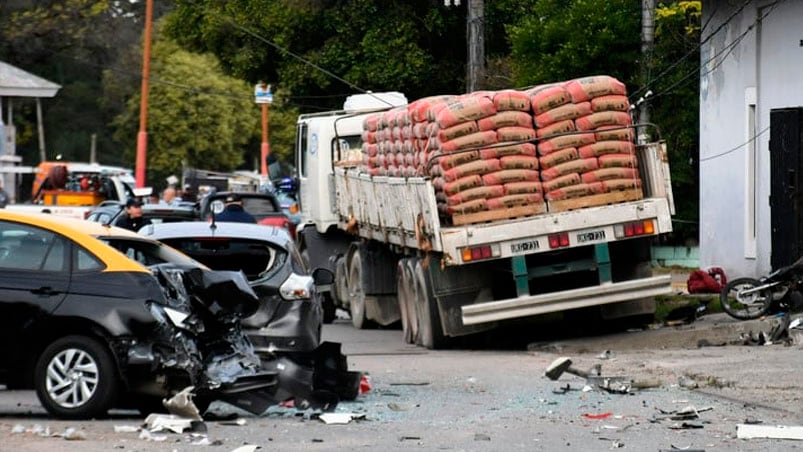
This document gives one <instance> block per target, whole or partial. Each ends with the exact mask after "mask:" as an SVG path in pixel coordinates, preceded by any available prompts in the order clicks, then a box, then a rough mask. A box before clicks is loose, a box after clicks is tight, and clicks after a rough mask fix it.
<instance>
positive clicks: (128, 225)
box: [117, 198, 151, 232]
mask: <svg viewBox="0 0 803 452" xmlns="http://www.w3.org/2000/svg"><path fill="white" fill-rule="evenodd" d="M149 224H151V220H150V219H148V218H143V217H142V201H140V200H138V199H133V198H132V199H129V200H128V201H126V203H125V216H124V217H123V218H121V219H120V221H118V222H117V226H119V227H121V228H125V229H128V230H131V231H134V232H137V231H139V230H140V229H141V228H142V227H143V226H147V225H149Z"/></svg>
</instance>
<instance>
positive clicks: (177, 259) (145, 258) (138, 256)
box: [98, 237, 203, 267]
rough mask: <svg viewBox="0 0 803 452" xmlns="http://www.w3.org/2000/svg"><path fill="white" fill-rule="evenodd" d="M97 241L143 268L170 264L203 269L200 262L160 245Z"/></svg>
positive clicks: (127, 239) (107, 239)
mask: <svg viewBox="0 0 803 452" xmlns="http://www.w3.org/2000/svg"><path fill="white" fill-rule="evenodd" d="M98 239H99V240H101V241H103V242H105V243H106V244H108V245H110V246H111V247H113V248H115V249H116V250H117V251H119V252H121V253H123V254H125V255H126V256H128V257H129V258H130V259H133V260H135V261H137V262H139V263H140V264H142V265H145V266H149V265H156V264H164V263H172V264H178V265H191V266H195V267H203V264H201V263H200V262H198V261H195V260H193V259H192V258H190V257H188V256H185V255H184V254H181V253H180V252H178V251H176V250H174V249H173V248H170V247H169V246H164V245H162V244H161V243H155V242H151V241H148V240H138V239H136V238H130V237H98Z"/></svg>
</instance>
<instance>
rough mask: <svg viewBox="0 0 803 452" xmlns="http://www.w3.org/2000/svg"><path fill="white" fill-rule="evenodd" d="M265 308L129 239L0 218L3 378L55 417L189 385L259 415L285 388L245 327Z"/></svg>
mask: <svg viewBox="0 0 803 452" xmlns="http://www.w3.org/2000/svg"><path fill="white" fill-rule="evenodd" d="M110 245H111V246H110ZM325 282H331V281H325ZM310 284H311V283H310ZM306 288H307V285H305V284H299V285H298V287H297V288H296V289H295V290H306ZM260 305H261V302H260V299H259V297H258V296H257V295H256V294H255V293H254V291H253V290H252V289H251V287H250V286H249V285H248V282H247V281H246V280H245V278H244V277H243V274H242V273H241V272H239V271H237V272H232V271H228V272H226V271H213V270H210V269H209V268H208V267H205V266H204V265H202V264H200V263H198V262H196V261H193V260H192V259H190V258H189V257H187V256H185V255H182V254H181V253H179V252H177V251H175V250H174V249H172V248H170V247H168V246H165V245H163V244H161V243H159V242H157V241H154V240H152V239H148V238H146V237H142V236H140V235H138V234H136V233H134V232H131V231H127V230H124V229H120V228H114V227H109V226H104V225H100V224H97V223H91V222H87V221H83V220H75V219H70V218H63V217H56V216H53V215H45V214H38V215H25V214H21V213H14V212H7V211H0V353H2V356H3V359H2V360H0V383H3V384H6V386H7V387H10V388H29V387H31V388H34V389H35V390H36V393H37V396H38V397H39V400H40V401H41V403H42V405H43V406H44V407H45V408H46V409H47V411H48V412H50V413H51V414H53V415H55V416H58V417H62V418H92V417H96V416H101V415H103V414H104V413H105V412H106V411H107V410H108V409H110V408H113V407H118V406H130V407H135V408H139V409H141V410H143V411H152V410H153V409H154V408H156V409H158V408H160V406H161V400H162V398H164V397H169V396H171V395H173V394H176V393H178V392H180V391H181V390H183V389H184V388H186V387H188V386H193V387H194V388H195V393H196V395H197V398H196V401H197V402H196V403H197V404H198V405H200V406H199V408H201V409H203V406H204V405H208V403H209V401H211V400H213V399H221V400H225V401H227V402H229V403H232V404H234V405H236V406H239V407H241V408H243V409H247V410H249V411H252V412H256V413H259V412H260V411H259V410H260V409H263V410H264V408H267V406H268V405H269V404H270V403H272V401H274V400H275V397H276V396H277V394H278V395H279V396H282V397H284V392H286V391H285V390H284V389H282V388H281V384H279V372H278V371H277V369H276V368H269V367H265V366H263V363H262V359H261V358H260V357H259V356H258V355H257V354H256V353H255V352H254V349H253V346H252V345H251V344H250V342H249V341H248V337H247V336H246V335H245V334H244V333H243V331H242V325H241V324H240V321H241V319H243V318H248V317H250V316H252V315H254V314H255V313H256V312H257V311H258V310H259V309H260Z"/></svg>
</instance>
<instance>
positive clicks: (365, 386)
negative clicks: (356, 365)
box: [360, 375, 371, 394]
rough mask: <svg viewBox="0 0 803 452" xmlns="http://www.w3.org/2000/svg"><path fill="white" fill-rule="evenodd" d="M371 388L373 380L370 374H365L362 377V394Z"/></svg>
mask: <svg viewBox="0 0 803 452" xmlns="http://www.w3.org/2000/svg"><path fill="white" fill-rule="evenodd" d="M370 390H371V381H370V379H369V378H368V375H363V376H362V377H360V394H365V393H366V392H368V391H370Z"/></svg>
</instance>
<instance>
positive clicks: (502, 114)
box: [426, 90, 543, 217]
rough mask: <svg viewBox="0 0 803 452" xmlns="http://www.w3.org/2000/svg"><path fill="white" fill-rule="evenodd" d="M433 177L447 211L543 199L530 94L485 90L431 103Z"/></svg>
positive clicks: (489, 208)
mask: <svg viewBox="0 0 803 452" xmlns="http://www.w3.org/2000/svg"><path fill="white" fill-rule="evenodd" d="M428 117H429V118H430V120H431V121H432V125H431V126H430V132H431V136H430V138H431V140H430V146H429V148H430V149H431V153H430V154H428V156H427V163H428V164H427V168H426V170H427V171H426V174H428V175H429V176H430V177H432V179H433V185H434V187H435V190H436V191H435V193H436V198H437V200H438V208H439V211H440V212H441V213H442V214H443V215H444V216H445V217H450V216H453V215H461V214H472V213H477V212H484V211H495V213H501V217H504V213H503V212H500V211H505V210H507V209H509V208H511V207H517V206H527V205H534V204H543V195H542V191H541V184H540V182H539V177H540V175H539V172H538V168H539V165H538V158H537V157H536V155H535V145H533V144H532V143H530V142H531V141H533V140H534V139H535V129H534V127H533V121H532V115H531V114H530V103H529V97H528V96H527V95H526V94H525V93H523V92H520V91H514V90H505V91H495V92H494V91H485V92H476V93H471V94H468V95H465V96H460V97H458V98H456V99H454V100H451V101H445V102H440V103H438V104H436V105H433V106H431V107H430V108H429V112H428Z"/></svg>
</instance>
